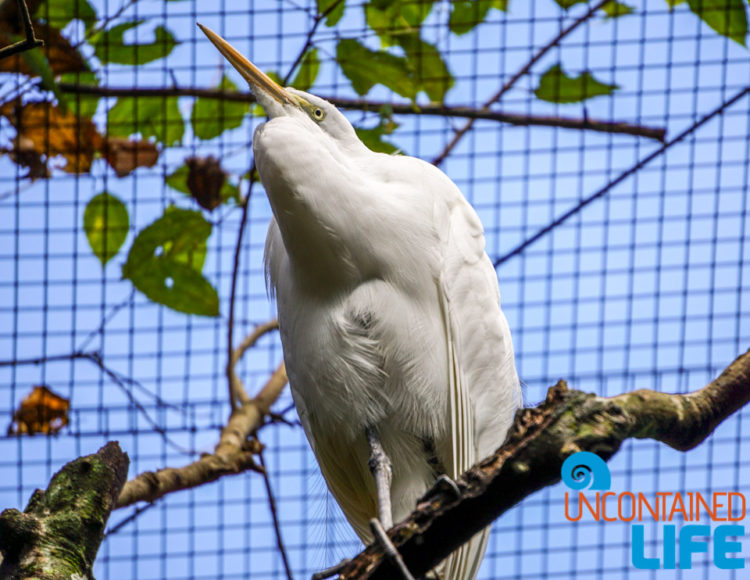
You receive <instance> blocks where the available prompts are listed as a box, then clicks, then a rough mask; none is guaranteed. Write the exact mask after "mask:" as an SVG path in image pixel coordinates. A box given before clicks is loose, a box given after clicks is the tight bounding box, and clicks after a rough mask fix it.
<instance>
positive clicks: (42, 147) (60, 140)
mask: <svg viewBox="0 0 750 580" xmlns="http://www.w3.org/2000/svg"><path fill="white" fill-rule="evenodd" d="M0 115H2V116H3V117H5V118H6V119H8V121H10V123H11V125H13V127H15V129H16V132H17V138H18V139H22V140H23V141H22V142H23V143H25V144H26V149H27V151H28V152H31V151H33V152H35V153H37V154H39V155H43V156H45V157H46V158H47V160H48V161H49V160H51V159H52V158H54V157H58V156H59V157H62V158H63V159H64V161H65V163H64V165H62V167H61V169H62V170H63V171H66V172H67V173H88V172H89V170H90V169H91V163H92V162H93V160H94V153H95V152H96V151H97V150H99V149H101V145H102V138H101V136H100V135H99V133H98V132H97V130H96V127H95V126H94V124H93V123H92V122H91V121H90V120H88V119H84V118H80V117H76V116H75V115H71V114H70V113H64V112H63V111H62V110H61V109H60V108H59V107H57V106H56V105H54V104H52V103H49V102H47V101H35V102H29V103H24V104H21V103H20V102H19V101H15V102H11V103H6V104H5V105H3V106H2V107H0Z"/></svg>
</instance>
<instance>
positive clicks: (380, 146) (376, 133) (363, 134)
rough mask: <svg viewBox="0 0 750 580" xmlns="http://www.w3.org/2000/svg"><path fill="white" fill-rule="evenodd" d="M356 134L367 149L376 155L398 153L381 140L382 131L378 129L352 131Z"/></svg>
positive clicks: (388, 143)
mask: <svg viewBox="0 0 750 580" xmlns="http://www.w3.org/2000/svg"><path fill="white" fill-rule="evenodd" d="M354 130H355V131H356V133H357V137H359V140H360V141H362V143H364V144H365V145H367V147H368V149H370V150H372V151H375V152H376V153H388V154H389V155H391V154H393V153H398V152H399V148H398V147H396V146H395V145H394V144H393V143H391V142H389V141H384V140H383V130H382V129H381V128H380V127H375V128H373V129H354Z"/></svg>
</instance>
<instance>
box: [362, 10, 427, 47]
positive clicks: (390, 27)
mask: <svg viewBox="0 0 750 580" xmlns="http://www.w3.org/2000/svg"><path fill="white" fill-rule="evenodd" d="M434 3H435V2H434V0H371V1H370V2H368V3H367V4H365V6H364V8H365V20H366V21H367V25H368V26H369V27H370V28H371V29H372V30H374V31H375V33H376V34H377V35H378V36H379V37H380V40H381V42H382V44H383V46H390V45H392V44H395V43H396V42H397V40H396V39H397V37H398V36H399V35H402V34H414V33H419V29H420V27H421V26H422V23H423V22H424V20H425V18H427V16H428V15H429V14H430V11H431V10H432V6H433V4H434Z"/></svg>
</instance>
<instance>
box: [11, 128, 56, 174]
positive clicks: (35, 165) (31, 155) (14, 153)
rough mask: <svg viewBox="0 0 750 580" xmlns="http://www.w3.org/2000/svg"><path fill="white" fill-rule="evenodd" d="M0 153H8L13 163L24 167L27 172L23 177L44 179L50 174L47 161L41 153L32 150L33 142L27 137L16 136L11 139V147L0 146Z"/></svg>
mask: <svg viewBox="0 0 750 580" xmlns="http://www.w3.org/2000/svg"><path fill="white" fill-rule="evenodd" d="M0 153H3V154H5V155H8V156H9V157H10V159H11V161H13V163H15V164H17V165H19V166H21V167H26V168H27V169H28V170H29V172H28V173H27V174H26V175H24V176H23V177H22V178H23V179H31V181H34V180H36V179H40V178H42V179H44V178H47V177H49V176H50V173H49V169H48V168H47V162H46V161H45V160H44V158H43V157H42V155H40V154H39V153H38V152H37V151H35V150H34V143H33V141H32V140H31V139H29V138H28V137H24V136H23V135H22V136H21V137H18V136H16V138H15V139H13V146H12V147H0Z"/></svg>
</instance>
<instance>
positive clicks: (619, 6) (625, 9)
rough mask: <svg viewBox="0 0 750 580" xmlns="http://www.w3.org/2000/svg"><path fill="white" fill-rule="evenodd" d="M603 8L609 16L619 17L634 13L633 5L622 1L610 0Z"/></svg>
mask: <svg viewBox="0 0 750 580" xmlns="http://www.w3.org/2000/svg"><path fill="white" fill-rule="evenodd" d="M602 10H604V12H605V13H606V14H607V18H619V17H620V16H625V15H627V14H632V13H633V10H634V8H633V7H632V6H628V5H627V4H623V3H622V2H617V1H616V0H610V1H609V2H607V3H606V4H605V5H604V6H602Z"/></svg>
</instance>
